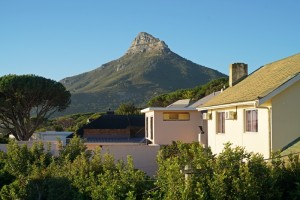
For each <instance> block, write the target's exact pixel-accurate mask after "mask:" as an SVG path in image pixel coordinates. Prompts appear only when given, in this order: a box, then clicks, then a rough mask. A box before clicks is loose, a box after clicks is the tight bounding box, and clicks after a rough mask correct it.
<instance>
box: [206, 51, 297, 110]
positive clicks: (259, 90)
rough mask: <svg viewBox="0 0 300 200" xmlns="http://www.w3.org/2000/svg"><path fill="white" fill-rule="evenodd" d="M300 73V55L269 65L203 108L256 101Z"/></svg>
mask: <svg viewBox="0 0 300 200" xmlns="http://www.w3.org/2000/svg"><path fill="white" fill-rule="evenodd" d="M299 72H300V54H296V55H293V56H290V57H287V58H284V59H282V60H279V61H276V62H273V63H270V64H267V65H264V66H262V67H261V68H259V69H258V70H256V71H255V72H253V73H252V74H250V75H249V76H248V77H247V78H245V79H244V80H243V81H241V82H239V83H238V84H236V85H235V86H233V87H230V88H228V89H226V90H225V91H223V92H222V93H220V94H219V95H218V96H216V97H215V98H213V99H211V100H210V101H208V102H207V103H205V104H204V105H203V107H209V106H217V105H224V104H230V103H239V102H248V101H254V100H257V99H259V98H262V97H265V96H266V95H268V94H269V93H270V92H272V91H274V90H275V89H276V88H278V87H279V86H280V85H282V84H283V83H285V82H287V81H288V80H289V79H291V78H292V77H294V76H295V75H296V74H298V73H299Z"/></svg>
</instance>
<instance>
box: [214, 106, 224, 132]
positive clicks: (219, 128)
mask: <svg viewBox="0 0 300 200" xmlns="http://www.w3.org/2000/svg"><path fill="white" fill-rule="evenodd" d="M225 121H226V120H225V111H221V112H216V125H217V127H216V132H217V134H225ZM220 124H221V125H220Z"/></svg>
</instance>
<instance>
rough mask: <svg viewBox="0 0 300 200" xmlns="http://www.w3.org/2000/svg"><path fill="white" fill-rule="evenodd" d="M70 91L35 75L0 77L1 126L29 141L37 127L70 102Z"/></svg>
mask: <svg viewBox="0 0 300 200" xmlns="http://www.w3.org/2000/svg"><path fill="white" fill-rule="evenodd" d="M70 97H71V94H70V92H69V91H67V90H66V89H65V87H64V86H63V85H62V84H61V83H59V82H56V81H54V80H50V79H46V78H43V77H40V76H35V75H21V76H17V75H7V76H2V77H0V122H1V123H0V126H1V127H2V128H4V129H6V130H8V131H9V132H10V133H11V134H13V135H14V137H15V138H16V139H17V140H28V139H29V138H30V137H31V135H32V134H33V133H34V131H35V130H36V129H37V128H38V126H39V125H40V124H41V123H42V122H43V121H44V120H45V119H47V118H48V117H49V116H51V114H53V113H54V112H56V111H63V110H64V109H66V108H67V106H68V105H69V104H70Z"/></svg>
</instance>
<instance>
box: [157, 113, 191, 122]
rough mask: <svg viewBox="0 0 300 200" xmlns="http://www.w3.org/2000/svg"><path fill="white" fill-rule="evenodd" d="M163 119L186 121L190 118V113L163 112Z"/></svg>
mask: <svg viewBox="0 0 300 200" xmlns="http://www.w3.org/2000/svg"><path fill="white" fill-rule="evenodd" d="M163 119H164V121H188V120H190V113H188V112H164V113H163Z"/></svg>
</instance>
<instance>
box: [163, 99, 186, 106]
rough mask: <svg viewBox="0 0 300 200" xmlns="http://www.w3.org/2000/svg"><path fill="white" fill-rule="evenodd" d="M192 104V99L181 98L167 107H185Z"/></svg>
mask: <svg viewBox="0 0 300 200" xmlns="http://www.w3.org/2000/svg"><path fill="white" fill-rule="evenodd" d="M189 104H190V99H181V100H178V101H175V102H174V103H172V104H170V105H168V106H167V108H172V107H174V108H185V107H187V106H188V105H189Z"/></svg>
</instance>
